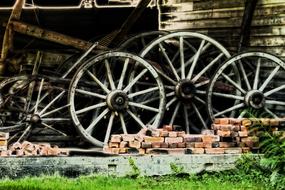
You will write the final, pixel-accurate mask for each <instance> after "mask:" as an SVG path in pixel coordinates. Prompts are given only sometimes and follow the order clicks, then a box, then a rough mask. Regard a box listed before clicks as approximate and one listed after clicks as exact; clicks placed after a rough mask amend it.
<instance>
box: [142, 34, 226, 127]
mask: <svg viewBox="0 0 285 190" xmlns="http://www.w3.org/2000/svg"><path fill="white" fill-rule="evenodd" d="M140 55H141V56H142V57H144V58H145V59H146V60H148V61H150V62H151V63H152V64H153V65H154V66H155V67H156V70H157V72H158V73H159V75H160V76H161V78H162V79H163V83H164V88H165V91H166V114H165V117H164V123H168V124H171V125H173V124H176V125H180V126H183V128H184V129H185V130H186V132H187V133H200V132H201V130H202V129H205V128H208V126H209V124H210V119H209V118H208V117H207V104H206V88H207V86H208V83H209V78H210V77H211V75H212V74H213V73H214V70H215V68H216V66H217V65H218V64H220V63H222V62H223V61H224V60H225V59H226V58H228V57H230V54H229V53H228V51H227V50H226V49H225V48H224V47H223V46H222V45H221V44H219V43H218V42H217V41H215V40H213V39H212V38H210V37H208V36H205V35H203V34H199V33H193V32H174V33H171V34H167V35H165V36H162V37H159V38H157V39H156V40H154V41H153V42H152V43H150V44H149V45H148V46H147V47H145V49H144V50H143V51H142V52H141V54H140Z"/></svg>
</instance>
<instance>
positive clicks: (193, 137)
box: [183, 134, 202, 142]
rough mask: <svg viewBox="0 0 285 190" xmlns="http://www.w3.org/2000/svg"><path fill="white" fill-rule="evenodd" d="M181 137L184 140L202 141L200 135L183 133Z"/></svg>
mask: <svg viewBox="0 0 285 190" xmlns="http://www.w3.org/2000/svg"><path fill="white" fill-rule="evenodd" d="M183 138H184V141H185V142H201V141H202V135H192V134H186V135H184V137H183Z"/></svg>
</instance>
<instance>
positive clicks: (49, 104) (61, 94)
mask: <svg viewBox="0 0 285 190" xmlns="http://www.w3.org/2000/svg"><path fill="white" fill-rule="evenodd" d="M64 93H65V91H62V92H61V93H60V94H59V95H57V96H56V97H55V98H54V99H53V100H52V101H51V102H50V103H48V105H46V107H45V108H44V109H43V110H42V111H41V112H40V113H39V114H40V115H42V114H43V113H44V112H45V111H46V110H47V109H48V108H49V107H50V106H51V105H52V104H53V103H54V102H55V101H56V100H58V99H59V98H60V97H62V96H63V94H64Z"/></svg>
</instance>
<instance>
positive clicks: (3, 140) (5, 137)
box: [0, 132, 9, 151]
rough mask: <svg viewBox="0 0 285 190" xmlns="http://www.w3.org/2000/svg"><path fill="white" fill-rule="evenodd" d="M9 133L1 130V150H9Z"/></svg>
mask: <svg viewBox="0 0 285 190" xmlns="http://www.w3.org/2000/svg"><path fill="white" fill-rule="evenodd" d="M8 139H9V133H3V132H0V151H7V145H8Z"/></svg>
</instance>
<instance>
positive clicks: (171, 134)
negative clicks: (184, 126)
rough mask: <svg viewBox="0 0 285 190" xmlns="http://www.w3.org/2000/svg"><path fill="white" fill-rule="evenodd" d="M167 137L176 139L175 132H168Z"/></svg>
mask: <svg viewBox="0 0 285 190" xmlns="http://www.w3.org/2000/svg"><path fill="white" fill-rule="evenodd" d="M168 136H169V137H177V132H176V131H170V132H169V133H168Z"/></svg>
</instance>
